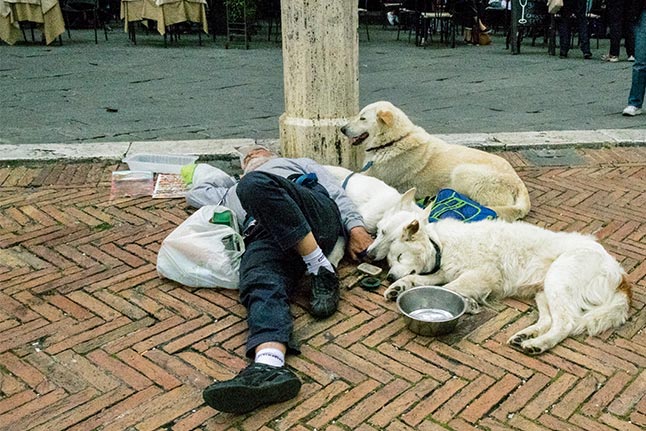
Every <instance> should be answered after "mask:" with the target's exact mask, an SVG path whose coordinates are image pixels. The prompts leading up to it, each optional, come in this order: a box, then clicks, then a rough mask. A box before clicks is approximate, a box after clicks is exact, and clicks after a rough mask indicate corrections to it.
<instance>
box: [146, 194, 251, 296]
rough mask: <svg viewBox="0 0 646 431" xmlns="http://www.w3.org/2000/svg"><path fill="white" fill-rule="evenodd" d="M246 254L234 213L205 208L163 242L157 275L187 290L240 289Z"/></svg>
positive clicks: (158, 256) (223, 208)
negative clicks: (241, 261) (195, 288)
mask: <svg viewBox="0 0 646 431" xmlns="http://www.w3.org/2000/svg"><path fill="white" fill-rule="evenodd" d="M244 250H245V246H244V240H243V238H242V236H241V235H240V231H239V227H238V221H237V219H236V216H235V213H234V212H233V211H231V210H230V209H229V208H227V207H225V206H223V205H206V206H203V207H202V208H200V209H199V210H197V211H196V212H195V213H193V214H192V215H191V216H190V217H189V218H187V219H186V220H184V222H182V224H180V225H179V226H177V227H176V228H175V230H173V231H172V232H171V233H170V234H169V235H168V236H167V237H166V238H165V239H164V241H162V244H161V247H160V248H159V252H158V254H157V272H158V273H159V275H161V276H162V277H164V278H168V279H170V280H173V281H177V282H178V283H181V284H183V285H185V286H190V287H223V288H226V289H237V288H238V283H239V271H240V260H241V257H242V253H244Z"/></svg>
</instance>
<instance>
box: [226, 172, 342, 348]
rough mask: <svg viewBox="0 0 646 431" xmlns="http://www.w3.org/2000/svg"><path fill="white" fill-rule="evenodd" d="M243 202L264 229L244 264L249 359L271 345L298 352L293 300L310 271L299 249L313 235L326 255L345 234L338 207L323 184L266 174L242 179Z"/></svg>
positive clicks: (251, 241)
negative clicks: (306, 184) (307, 184)
mask: <svg viewBox="0 0 646 431" xmlns="http://www.w3.org/2000/svg"><path fill="white" fill-rule="evenodd" d="M236 192H237V194H238V198H239V199H240V202H241V204H242V207H243V208H244V209H245V210H246V211H247V213H248V215H249V216H251V217H253V218H254V219H255V220H256V221H257V223H258V225H257V226H256V227H255V228H254V230H253V233H251V234H250V236H249V237H247V239H246V240H245V245H246V250H245V252H244V254H243V255H242V262H241V264H240V301H241V302H242V304H243V305H244V306H245V307H246V308H247V323H248V325H249V336H248V338H247V352H246V354H247V356H248V357H250V358H251V357H253V356H254V351H255V348H256V347H257V346H258V345H259V344H262V343H266V342H270V341H273V342H279V343H283V344H286V345H287V347H288V350H289V351H290V352H292V353H295V352H298V344H297V343H296V342H295V341H294V340H293V337H292V329H293V322H292V315H291V313H290V310H289V296H290V295H291V294H292V293H294V292H295V289H296V288H297V287H298V285H299V279H300V278H301V277H302V276H303V274H304V272H305V269H306V268H305V264H304V263H303V259H302V258H301V257H300V256H299V255H298V253H296V252H295V251H294V250H293V247H294V246H295V245H296V244H297V243H298V242H299V241H300V240H302V239H303V238H304V237H305V235H307V234H308V233H309V232H312V233H313V234H314V238H315V239H316V242H317V243H318V245H319V247H321V249H322V250H323V252H324V253H325V254H328V253H329V252H330V251H332V249H333V248H334V244H335V243H336V241H337V239H338V237H339V236H340V235H342V234H343V227H342V224H341V217H340V214H339V209H338V207H337V206H336V203H335V202H334V201H333V200H332V199H330V197H329V196H328V193H327V191H326V190H325V188H324V187H323V186H321V185H319V184H316V185H314V186H313V187H312V188H308V187H304V186H301V185H298V184H295V183H294V182H292V181H290V180H288V179H286V178H283V177H280V176H277V175H274V174H269V173H266V172H258V171H254V172H250V173H248V174H246V175H245V176H244V177H242V179H241V180H240V183H239V184H238V187H237V190H236Z"/></svg>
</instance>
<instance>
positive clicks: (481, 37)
mask: <svg viewBox="0 0 646 431" xmlns="http://www.w3.org/2000/svg"><path fill="white" fill-rule="evenodd" d="M471 43H474V44H477V45H482V46H485V45H491V36H489V35H488V34H487V33H483V32H482V31H479V30H476V29H473V30H471Z"/></svg>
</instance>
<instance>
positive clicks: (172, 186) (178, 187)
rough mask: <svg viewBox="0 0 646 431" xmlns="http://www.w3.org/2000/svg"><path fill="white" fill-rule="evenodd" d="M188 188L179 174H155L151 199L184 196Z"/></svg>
mask: <svg viewBox="0 0 646 431" xmlns="http://www.w3.org/2000/svg"><path fill="white" fill-rule="evenodd" d="M187 191H188V186H187V185H186V183H184V180H183V179H182V176H181V175H179V174H157V182H156V183H155V189H154V190H153V198H158V199H173V198H183V197H185V196H186V192H187Z"/></svg>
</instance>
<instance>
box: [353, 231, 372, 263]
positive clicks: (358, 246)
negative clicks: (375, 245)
mask: <svg viewBox="0 0 646 431" xmlns="http://www.w3.org/2000/svg"><path fill="white" fill-rule="evenodd" d="M372 241H373V239H372V236H371V235H370V234H369V233H368V231H366V229H365V228H364V227H363V226H357V227H353V228H352V229H351V230H350V240H349V241H348V252H349V253H350V258H352V260H363V258H364V257H366V252H367V250H368V247H369V246H370V244H372Z"/></svg>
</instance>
